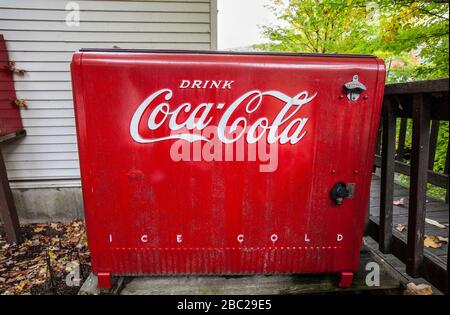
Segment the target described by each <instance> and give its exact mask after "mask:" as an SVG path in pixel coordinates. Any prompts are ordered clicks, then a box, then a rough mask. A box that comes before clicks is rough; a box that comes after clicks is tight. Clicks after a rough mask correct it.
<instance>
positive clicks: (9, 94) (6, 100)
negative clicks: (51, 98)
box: [0, 35, 23, 137]
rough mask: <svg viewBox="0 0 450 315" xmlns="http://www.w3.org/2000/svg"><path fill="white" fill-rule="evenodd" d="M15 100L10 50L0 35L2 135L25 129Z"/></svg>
mask: <svg viewBox="0 0 450 315" xmlns="http://www.w3.org/2000/svg"><path fill="white" fill-rule="evenodd" d="M15 100H16V90H15V89H14V81H13V77H12V73H11V70H10V69H9V59H8V51H7V49H6V45H5V40H4V39H3V35H0V137H1V136H5V135H7V134H10V133H13V132H17V131H20V130H22V129H23V126H22V120H21V118H20V110H19V107H18V106H17V105H16V104H15V103H14V101H15Z"/></svg>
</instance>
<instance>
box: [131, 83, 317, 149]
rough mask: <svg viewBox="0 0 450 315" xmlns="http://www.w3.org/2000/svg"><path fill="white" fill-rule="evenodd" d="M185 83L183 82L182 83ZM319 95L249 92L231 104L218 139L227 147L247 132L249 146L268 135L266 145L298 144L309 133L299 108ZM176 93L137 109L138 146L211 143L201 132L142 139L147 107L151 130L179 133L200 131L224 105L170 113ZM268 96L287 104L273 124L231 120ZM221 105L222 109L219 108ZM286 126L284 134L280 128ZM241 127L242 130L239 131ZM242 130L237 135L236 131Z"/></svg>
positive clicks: (162, 92)
mask: <svg viewBox="0 0 450 315" xmlns="http://www.w3.org/2000/svg"><path fill="white" fill-rule="evenodd" d="M181 84H182V85H183V84H187V83H184V81H183V82H182V83H181ZM316 94H317V93H315V94H314V95H312V96H310V97H309V96H308V93H307V92H306V91H303V92H301V93H299V94H297V95H295V96H294V97H290V96H288V95H286V94H284V93H282V92H279V91H275V90H273V91H265V92H261V91H259V90H253V91H249V92H247V93H245V94H243V95H242V96H240V97H239V98H237V99H236V100H235V101H234V102H233V103H232V104H231V105H229V106H228V107H227V108H226V109H225V111H224V113H223V115H222V116H221V118H220V120H219V123H218V126H217V132H218V138H219V140H220V141H222V142H223V143H225V144H229V143H233V142H235V141H237V140H238V139H240V138H241V137H243V136H244V131H245V130H248V132H247V134H246V141H247V143H250V144H251V143H255V142H257V141H259V140H260V139H261V138H262V137H263V136H265V135H266V134H267V135H266V136H267V143H269V144H273V143H276V142H279V143H280V144H286V143H290V144H295V143H297V142H299V141H300V140H301V139H302V138H303V137H304V136H305V134H306V131H305V130H304V128H305V125H306V123H307V122H308V118H306V117H305V118H298V117H297V118H294V116H295V115H296V114H297V113H298V111H299V110H300V108H301V107H302V106H303V105H305V104H307V103H309V102H310V101H311V100H312V99H314V97H315V96H316ZM159 96H163V97H164V100H165V101H166V102H161V103H159V104H153V103H154V100H155V99H156V98H158V97H159ZM172 96H173V92H172V90H170V89H161V90H159V91H156V92H154V93H153V94H151V95H150V96H149V97H147V98H146V99H145V100H144V101H143V102H142V103H141V104H140V105H139V106H138V108H137V109H136V112H135V113H134V115H133V117H132V119H131V123H130V135H131V137H132V138H133V140H135V141H136V142H139V143H152V142H157V141H164V140H171V139H181V140H186V141H189V142H195V141H206V142H209V140H208V139H207V138H205V137H203V136H202V135H200V134H198V133H195V132H193V133H175V134H173V133H172V134H170V135H168V136H165V137H159V138H143V137H142V136H141V135H140V134H139V123H140V121H141V119H142V116H143V114H144V112H145V111H146V109H147V108H149V107H150V106H152V107H153V109H152V111H151V112H150V115H149V118H148V121H147V127H148V129H149V130H157V129H158V128H160V127H161V126H162V125H164V124H165V123H167V124H168V126H169V129H170V130H171V131H178V130H180V129H183V128H184V129H187V130H189V131H192V130H198V131H201V130H203V129H204V128H206V127H207V126H208V125H210V123H211V121H212V117H211V115H210V112H211V110H213V109H214V108H217V110H219V109H221V108H222V107H223V104H222V103H220V104H217V106H215V104H214V103H201V104H199V105H198V106H196V107H195V108H194V109H192V105H191V104H190V103H182V104H181V105H179V106H178V107H177V108H175V109H174V110H171V105H170V104H169V103H168V101H170V100H171V99H172ZM265 97H274V98H276V99H278V100H280V101H282V102H283V103H284V106H283V108H282V109H281V110H280V112H279V113H278V115H277V116H276V117H275V119H274V120H273V122H272V123H271V124H270V123H269V120H268V118H266V117H261V118H258V119H257V120H256V121H255V122H254V123H253V124H252V125H249V122H248V121H247V118H245V117H242V116H240V117H237V118H236V119H234V120H233V121H231V117H232V116H233V114H234V113H235V111H236V109H237V108H238V107H240V106H244V110H245V112H246V113H247V114H252V113H254V112H256V111H257V110H258V109H259V108H260V107H261V106H262V103H263V99H264V98H265ZM219 105H221V106H219ZM180 112H185V113H188V118H187V119H186V120H185V121H184V122H179V119H178V118H179V114H180ZM284 125H287V126H286V127H285V128H284V129H283V130H282V131H281V132H280V129H281V128H280V127H281V126H284ZM238 127H239V128H238ZM238 129H239V130H241V132H239V133H237V134H236V132H235V131H237V130H238Z"/></svg>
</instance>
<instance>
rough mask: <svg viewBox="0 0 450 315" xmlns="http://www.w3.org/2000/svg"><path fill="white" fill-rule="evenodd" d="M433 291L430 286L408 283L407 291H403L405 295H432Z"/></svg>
mask: <svg viewBox="0 0 450 315" xmlns="http://www.w3.org/2000/svg"><path fill="white" fill-rule="evenodd" d="M432 294H433V289H432V288H431V286H429V285H428V284H419V285H416V284H415V283H412V282H410V283H408V284H407V285H406V290H405V291H403V295H432Z"/></svg>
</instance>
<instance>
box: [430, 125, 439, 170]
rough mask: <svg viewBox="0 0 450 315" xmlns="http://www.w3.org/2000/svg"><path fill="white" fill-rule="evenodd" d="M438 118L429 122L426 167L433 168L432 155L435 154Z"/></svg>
mask: <svg viewBox="0 0 450 315" xmlns="http://www.w3.org/2000/svg"><path fill="white" fill-rule="evenodd" d="M439 125H440V121H439V120H433V121H432V122H431V130H430V153H429V157H428V169H430V170H433V167H434V156H435V155H436V145H437V140H438V135H439Z"/></svg>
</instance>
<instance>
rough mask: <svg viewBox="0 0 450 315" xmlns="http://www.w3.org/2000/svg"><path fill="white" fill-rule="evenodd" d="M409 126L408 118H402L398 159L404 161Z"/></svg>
mask: <svg viewBox="0 0 450 315" xmlns="http://www.w3.org/2000/svg"><path fill="white" fill-rule="evenodd" d="M407 127H408V119H406V118H401V119H400V130H399V133H398V146H397V161H400V162H402V161H403V155H404V153H405V142H406V128H407Z"/></svg>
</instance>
